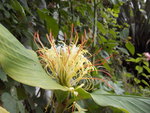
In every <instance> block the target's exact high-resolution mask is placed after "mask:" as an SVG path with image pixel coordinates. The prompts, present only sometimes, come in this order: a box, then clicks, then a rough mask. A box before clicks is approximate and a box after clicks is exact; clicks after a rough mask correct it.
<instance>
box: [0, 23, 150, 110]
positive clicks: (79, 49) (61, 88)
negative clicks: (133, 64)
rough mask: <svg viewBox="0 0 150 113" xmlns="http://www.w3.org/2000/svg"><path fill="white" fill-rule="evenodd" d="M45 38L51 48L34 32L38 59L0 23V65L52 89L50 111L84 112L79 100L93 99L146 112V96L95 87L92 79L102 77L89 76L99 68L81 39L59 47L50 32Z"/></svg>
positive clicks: (21, 79)
mask: <svg viewBox="0 0 150 113" xmlns="http://www.w3.org/2000/svg"><path fill="white" fill-rule="evenodd" d="M47 39H48V41H49V42H50V45H51V47H50V48H47V47H45V46H44V45H43V44H42V42H41V41H40V38H39V36H38V34H37V33H36V35H35V41H36V42H37V43H38V44H39V45H40V46H39V50H38V51H37V54H38V56H39V58H38V57H37V54H36V53H35V52H34V51H32V50H28V49H26V48H25V47H24V46H23V45H22V44H21V43H20V42H19V41H18V40H17V39H16V38H15V37H14V36H13V35H12V34H11V33H10V32H9V31H8V30H7V29H6V28H5V27H4V26H3V25H1V24H0V66H1V68H2V69H3V71H4V72H5V73H6V74H7V75H8V76H10V77H11V78H13V79H14V80H16V81H18V82H20V83H23V84H27V85H30V86H36V87H40V88H42V89H47V90H51V91H52V92H53V94H54V96H55V99H54V98H53V97H51V101H50V102H51V103H50V106H54V107H51V108H52V111H53V112H55V113H66V112H69V113H70V112H74V111H77V110H78V112H86V111H85V109H86V108H85V109H83V108H81V107H80V105H79V104H78V101H79V100H84V99H93V101H95V103H97V104H98V105H100V106H112V107H115V108H118V109H120V110H122V111H124V112H125V113H149V111H150V107H149V106H150V99H149V98H148V97H140V96H131V95H115V94H111V93H108V92H103V91H101V90H100V89H98V88H95V87H94V85H96V83H95V82H94V81H95V80H96V81H102V79H101V78H96V77H94V76H92V75H91V72H93V71H94V72H97V74H98V70H97V69H96V67H95V66H94V65H93V64H92V63H91V62H90V60H89V59H88V57H87V56H91V55H90V53H89V52H88V51H87V50H86V49H85V48H84V43H85V42H84V41H83V42H82V43H81V44H78V40H75V41H74V42H73V41H72V42H71V43H70V44H68V45H67V44H66V43H65V42H60V44H59V46H58V45H57V44H55V40H54V38H53V37H52V34H51V33H50V34H49V35H47ZM76 39H78V38H77V37H76ZM105 73H107V72H105ZM104 82H105V81H104ZM106 83H107V82H106ZM53 102H54V103H53Z"/></svg>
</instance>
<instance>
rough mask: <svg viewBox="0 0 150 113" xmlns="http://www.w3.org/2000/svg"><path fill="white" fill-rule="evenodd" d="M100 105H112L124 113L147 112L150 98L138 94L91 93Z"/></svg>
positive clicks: (149, 108)
mask: <svg viewBox="0 0 150 113" xmlns="http://www.w3.org/2000/svg"><path fill="white" fill-rule="evenodd" d="M91 96H92V98H93V100H94V101H95V102H96V103H97V104H98V105H100V106H113V107H116V108H118V109H120V110H122V111H124V112H126V113H149V111H150V107H149V106H150V99H149V98H146V97H145V98H144V97H140V96H119V95H112V94H94V93H92V94H91Z"/></svg>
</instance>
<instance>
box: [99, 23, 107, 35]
mask: <svg viewBox="0 0 150 113" xmlns="http://www.w3.org/2000/svg"><path fill="white" fill-rule="evenodd" d="M97 27H98V29H99V30H100V32H101V33H102V34H103V35H105V34H106V33H107V30H106V29H105V28H104V25H103V24H102V23H100V22H97Z"/></svg>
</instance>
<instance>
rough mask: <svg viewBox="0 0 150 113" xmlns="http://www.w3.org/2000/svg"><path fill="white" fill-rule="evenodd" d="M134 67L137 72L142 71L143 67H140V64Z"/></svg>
mask: <svg viewBox="0 0 150 113" xmlns="http://www.w3.org/2000/svg"><path fill="white" fill-rule="evenodd" d="M135 69H136V70H137V71H138V73H142V72H143V67H141V66H136V67H135Z"/></svg>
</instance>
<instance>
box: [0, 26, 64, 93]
mask: <svg viewBox="0 0 150 113" xmlns="http://www.w3.org/2000/svg"><path fill="white" fill-rule="evenodd" d="M0 65H1V67H2V69H3V70H4V72H5V73H6V74H8V75H9V76H10V77H11V78H13V79H14V80H16V81H18V82H21V83H24V84H27V85H31V86H37V87H41V88H44V89H59V90H64V91H65V90H67V89H66V88H65V87H63V86H61V85H59V84H58V83H57V82H55V81H54V80H52V79H51V78H50V76H48V75H47V74H46V72H45V71H44V70H43V68H42V66H41V64H40V63H39V60H38V57H37V55H36V53H35V52H34V51H32V50H28V49H26V48H25V47H24V46H23V45H22V44H21V43H20V42H19V41H18V40H17V39H16V38H15V37H14V36H13V35H12V34H11V33H10V32H9V31H8V30H7V29H6V28H5V27H3V26H2V25H1V24H0Z"/></svg>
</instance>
